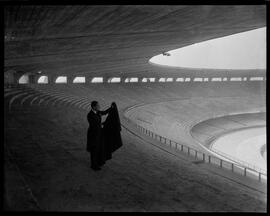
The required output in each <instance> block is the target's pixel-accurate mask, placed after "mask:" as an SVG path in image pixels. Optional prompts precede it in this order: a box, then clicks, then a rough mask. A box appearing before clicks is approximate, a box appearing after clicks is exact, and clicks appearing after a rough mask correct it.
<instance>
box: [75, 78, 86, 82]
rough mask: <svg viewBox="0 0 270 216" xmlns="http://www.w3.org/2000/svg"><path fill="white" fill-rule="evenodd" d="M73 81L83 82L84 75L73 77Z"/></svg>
mask: <svg viewBox="0 0 270 216" xmlns="http://www.w3.org/2000/svg"><path fill="white" fill-rule="evenodd" d="M73 83H85V77H75V78H74V79H73Z"/></svg>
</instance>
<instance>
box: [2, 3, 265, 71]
mask: <svg viewBox="0 0 270 216" xmlns="http://www.w3.org/2000/svg"><path fill="white" fill-rule="evenodd" d="M4 17H5V53H4V56H5V70H9V69H15V70H20V71H25V72H37V71H40V70H42V71H43V72H44V73H46V74H49V75H55V76H56V75H62V74H66V75H74V76H76V75H85V76H96V75H99V76H115V75H121V74H125V75H127V74H140V73H141V74H145V73H148V74H153V73H155V74H158V73H160V74H161V73H163V72H164V71H165V72H166V71H168V70H170V69H164V68H158V67H156V66H153V65H150V64H149V63H148V60H149V59H150V58H151V57H153V56H154V55H157V54H160V53H162V52H163V51H168V50H171V49H176V48H180V47H183V46H187V45H190V44H193V43H197V42H201V41H204V40H209V39H213V38H217V37H221V36H226V35H230V34H234V33H239V32H243V31H247V30H251V29H256V28H260V27H264V26H266V6H265V5H238V6H237V5H227V6H222V5H215V6H206V5H202V6H200V5H191V6H189V5H183V6H180V5H179V6H175V5H174V6H163V5H151V6H136V5H132V6H128V5H121V6H117V5H113V6H111V5H100V6H98V5H96V6H90V5H89V6H64V5H62V6H56V5H55V6H44V5H40V6H31V5H23V6H15V5H13V6H6V7H5V9H4ZM178 71H179V69H178V70H171V72H173V73H177V72H178Z"/></svg>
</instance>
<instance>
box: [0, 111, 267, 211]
mask: <svg viewBox="0 0 270 216" xmlns="http://www.w3.org/2000/svg"><path fill="white" fill-rule="evenodd" d="M27 113H28V115H27ZM7 115H8V119H9V121H5V128H6V130H5V137H6V145H7V146H8V148H9V150H10V152H11V153H12V154H13V155H14V156H16V162H17V164H18V167H19V169H20V171H21V173H22V175H23V176H24V178H25V180H26V181H27V184H28V185H29V187H30V188H31V191H32V193H33V195H34V196H35V198H36V200H37V201H38V204H39V206H40V207H41V209H42V210H45V211H178V212H201V211H209V212H212V211H214V212H231V211H233V212H242V211H244V212H246V211H249V212H250V211H251V212H266V195H265V193H263V192H259V191H256V190H253V189H250V188H249V187H245V186H243V185H241V184H239V183H237V182H236V181H232V180H231V179H229V178H224V177H223V176H222V175H217V173H215V172H213V170H212V171H211V172H210V171H209V170H207V169H204V168H203V167H201V166H200V165H197V164H195V163H192V160H191V159H190V158H189V159H188V158H187V157H185V156H183V155H182V156H180V157H175V156H173V155H171V154H168V153H165V152H164V151H162V150H161V149H159V148H156V147H155V146H153V145H149V144H148V143H147V142H145V141H144V140H142V139H139V138H137V137H136V136H134V135H132V134H130V133H128V132H126V131H125V130H124V129H123V131H122V138H123V142H124V146H123V147H122V148H121V149H119V150H118V151H117V152H116V153H115V154H114V155H113V159H112V160H111V161H109V162H108V163H107V164H106V165H105V167H104V168H103V169H102V170H101V171H100V172H93V171H92V170H91V169H90V167H89V166H90V165H89V155H88V153H86V151H85V143H86V130H87V121H86V118H85V116H86V112H83V111H81V110H78V109H76V108H71V107H70V108H65V107H61V109H55V108H54V107H52V108H51V107H38V106H33V107H28V108H26V107H25V108H24V109H23V110H21V112H20V111H19V110H18V109H17V110H16V111H15V112H12V111H11V112H10V113H7ZM29 116H31V118H29ZM21 125H24V126H23V127H22V126H21ZM11 128H13V129H11ZM14 133H15V134H16V136H14ZM22 144H23V146H22ZM6 186H7V185H6ZM14 186H15V188H16V185H14ZM11 201H12V200H11ZM13 206H14V204H13Z"/></svg>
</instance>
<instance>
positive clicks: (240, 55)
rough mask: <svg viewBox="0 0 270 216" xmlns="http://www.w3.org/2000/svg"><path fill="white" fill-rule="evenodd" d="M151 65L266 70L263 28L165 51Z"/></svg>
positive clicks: (152, 60) (152, 59) (151, 60)
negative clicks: (166, 54)
mask: <svg viewBox="0 0 270 216" xmlns="http://www.w3.org/2000/svg"><path fill="white" fill-rule="evenodd" d="M167 53H170V54H171V56H163V55H162V54H160V55H157V56H154V57H153V58H151V59H150V60H149V61H150V62H151V63H154V64H160V65H167V66H174V67H190V68H214V69H266V28H265V27H264V28H259V29H255V30H251V31H246V32H243V33H239V34H234V35H230V36H226V37H222V38H217V39H213V40H208V41H204V42H201V43H197V44H193V45H190V46H186V47H183V48H180V49H175V50H171V51H168V52H167Z"/></svg>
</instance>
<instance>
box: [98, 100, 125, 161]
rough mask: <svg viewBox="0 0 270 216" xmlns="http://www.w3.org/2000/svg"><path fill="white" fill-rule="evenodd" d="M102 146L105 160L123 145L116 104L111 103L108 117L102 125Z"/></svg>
mask: <svg viewBox="0 0 270 216" xmlns="http://www.w3.org/2000/svg"><path fill="white" fill-rule="evenodd" d="M102 133H103V144H104V147H103V148H104V153H105V155H104V156H103V157H105V159H106V160H109V159H111V158H112V153H113V152H114V151H116V150H117V149H119V148H120V147H121V146H122V145H123V143H122V138H121V122H120V118H119V113H118V109H117V106H116V103H115V102H113V103H112V105H111V109H110V110H109V113H108V116H107V118H106V120H105V122H104V123H103V129H102Z"/></svg>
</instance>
